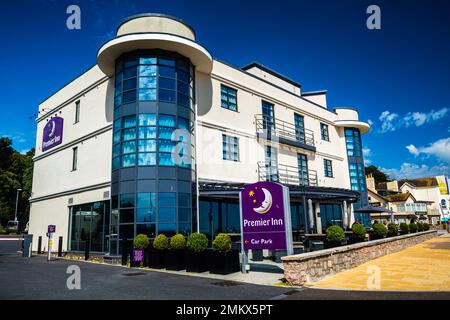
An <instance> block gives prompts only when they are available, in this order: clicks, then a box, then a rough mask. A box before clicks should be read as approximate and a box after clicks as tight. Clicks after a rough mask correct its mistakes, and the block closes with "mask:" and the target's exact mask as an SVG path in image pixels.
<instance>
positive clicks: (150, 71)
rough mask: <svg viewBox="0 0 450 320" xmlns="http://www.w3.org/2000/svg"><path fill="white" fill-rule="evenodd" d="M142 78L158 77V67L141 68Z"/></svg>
mask: <svg viewBox="0 0 450 320" xmlns="http://www.w3.org/2000/svg"><path fill="white" fill-rule="evenodd" d="M139 75H140V76H152V77H154V76H156V66H139Z"/></svg>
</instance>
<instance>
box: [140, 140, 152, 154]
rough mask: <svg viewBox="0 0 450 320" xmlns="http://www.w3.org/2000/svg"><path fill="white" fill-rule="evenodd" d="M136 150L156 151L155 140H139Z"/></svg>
mask: <svg viewBox="0 0 450 320" xmlns="http://www.w3.org/2000/svg"><path fill="white" fill-rule="evenodd" d="M138 151H139V152H151V151H156V140H139V144H138Z"/></svg>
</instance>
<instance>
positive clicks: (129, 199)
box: [119, 193, 134, 208]
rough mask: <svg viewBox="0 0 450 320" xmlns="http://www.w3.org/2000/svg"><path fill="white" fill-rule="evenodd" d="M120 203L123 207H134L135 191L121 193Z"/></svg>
mask: <svg viewBox="0 0 450 320" xmlns="http://www.w3.org/2000/svg"><path fill="white" fill-rule="evenodd" d="M119 203H120V207H121V208H130V207H134V193H123V194H121V195H120V200H119Z"/></svg>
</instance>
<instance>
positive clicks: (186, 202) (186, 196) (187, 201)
mask: <svg viewBox="0 0 450 320" xmlns="http://www.w3.org/2000/svg"><path fill="white" fill-rule="evenodd" d="M178 206H179V207H190V206H191V194H190V193H179V194H178Z"/></svg>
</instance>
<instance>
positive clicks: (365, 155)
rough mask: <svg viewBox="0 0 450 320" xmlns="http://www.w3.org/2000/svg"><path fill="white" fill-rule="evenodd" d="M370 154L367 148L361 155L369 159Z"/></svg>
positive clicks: (370, 151)
mask: <svg viewBox="0 0 450 320" xmlns="http://www.w3.org/2000/svg"><path fill="white" fill-rule="evenodd" d="M371 154H372V150H370V149H369V148H363V155H364V157H369V156H370V155H371Z"/></svg>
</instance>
